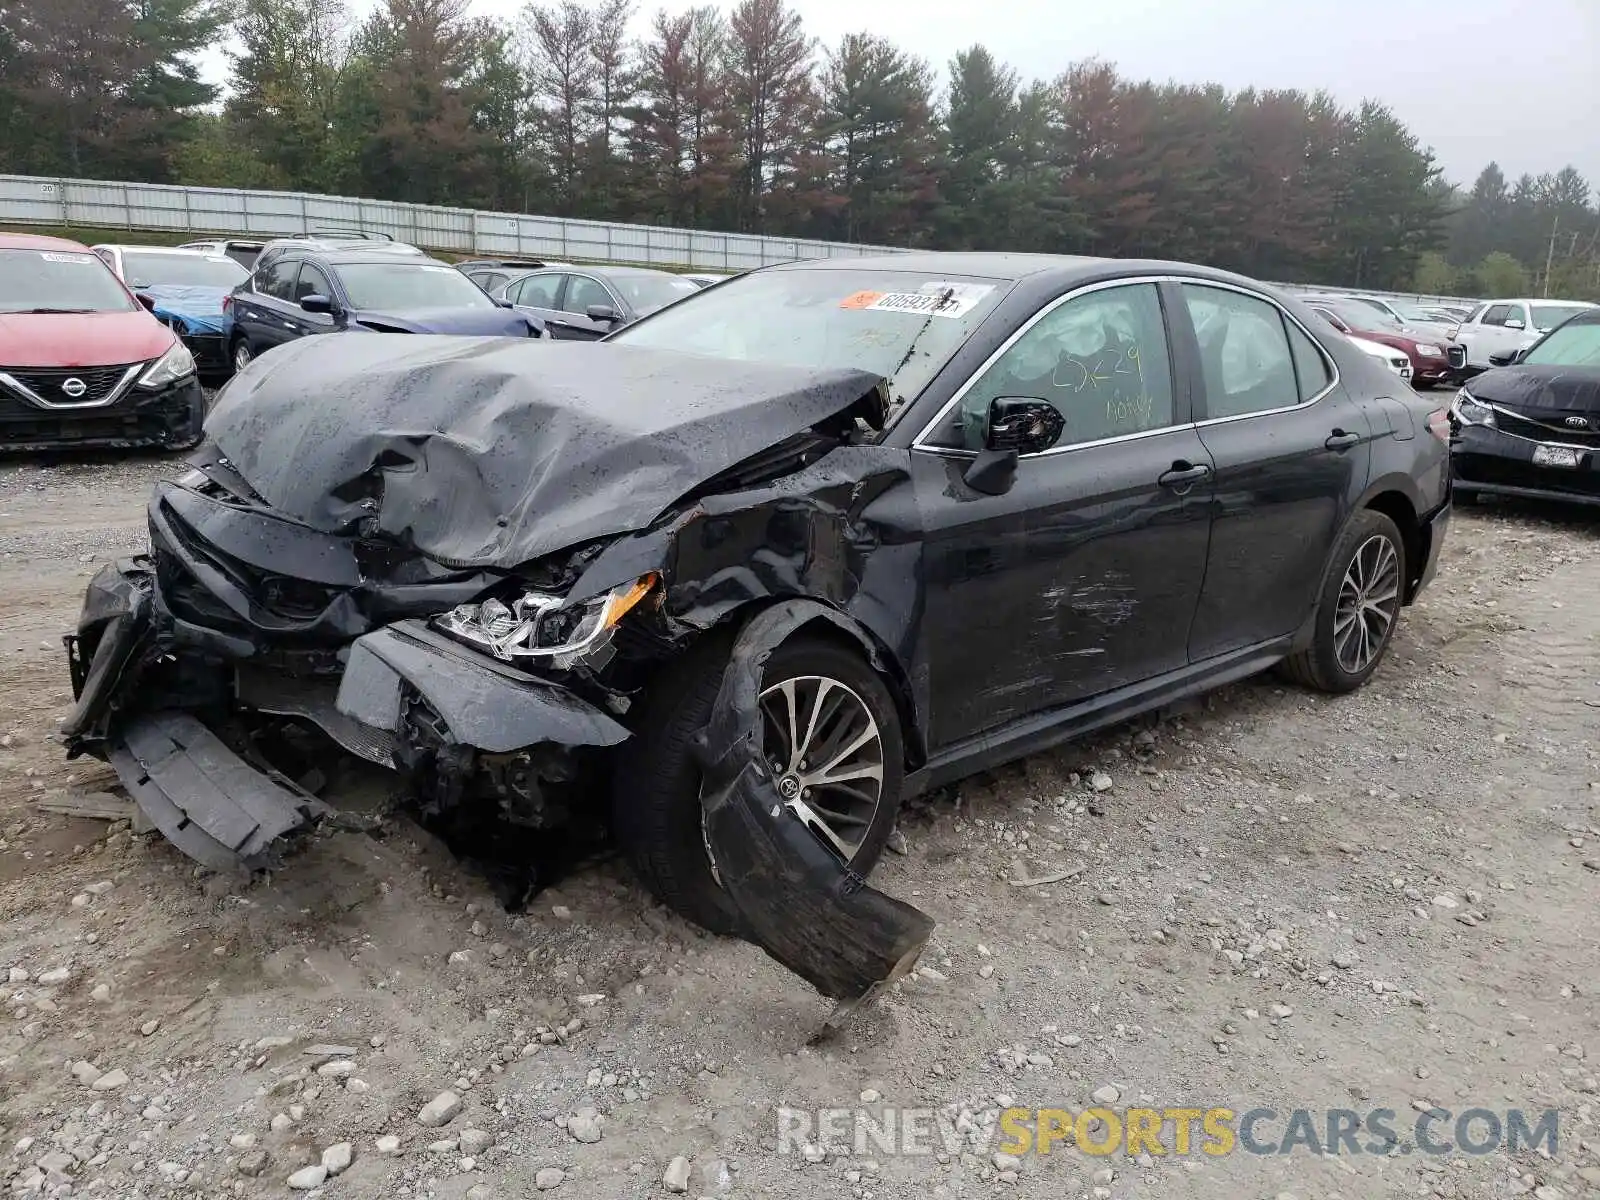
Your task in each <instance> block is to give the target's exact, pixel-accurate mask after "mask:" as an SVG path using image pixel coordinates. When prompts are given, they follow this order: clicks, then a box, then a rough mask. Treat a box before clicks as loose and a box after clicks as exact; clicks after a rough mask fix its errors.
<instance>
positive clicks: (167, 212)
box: [0, 175, 904, 271]
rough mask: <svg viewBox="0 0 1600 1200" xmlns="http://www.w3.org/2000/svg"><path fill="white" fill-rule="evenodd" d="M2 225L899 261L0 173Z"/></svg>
mask: <svg viewBox="0 0 1600 1200" xmlns="http://www.w3.org/2000/svg"><path fill="white" fill-rule="evenodd" d="M0 222H6V223H11V224H25V225H80V226H88V227H91V228H95V229H128V230H141V229H142V230H159V231H163V232H177V233H193V234H196V235H200V234H233V235H244V234H249V235H254V236H256V237H263V236H265V237H287V236H290V235H293V234H296V233H300V232H302V231H304V230H307V229H314V228H318V227H321V228H360V229H370V230H374V231H376V232H379V233H386V234H388V235H389V236H391V237H393V238H394V239H395V240H396V241H402V242H411V243H412V244H413V245H417V246H422V247H424V248H426V249H428V250H448V251H454V252H456V253H459V254H481V255H483V256H485V257H490V258H492V257H496V256H505V257H508V258H509V257H527V256H536V257H543V258H554V259H563V258H573V259H585V260H589V261H595V262H627V263H642V264H649V265H655V266H665V267H700V268H703V269H705V270H708V271H717V270H723V271H744V270H749V269H751V268H754V267H764V266H767V265H769V264H771V263H779V262H793V261H794V260H795V259H799V258H854V257H859V256H861V255H864V254H885V253H895V252H900V253H903V252H904V249H903V248H900V247H893V246H866V245H850V244H846V243H843V242H823V241H814V240H811V239H808V238H780V237H765V236H760V235H756V234H745V233H713V232H708V231H705V230H698V229H672V228H667V227H664V226H657V225H623V224H614V223H611V222H607V221H579V220H574V219H571V218H567V217H547V216H537V215H533V214H529V213H503V212H483V211H480V210H476V209H468V208H435V207H431V206H429V205H423V204H402V203H397V202H394V201H389V200H362V199H352V198H350V197H344V196H318V195H313V194H311V193H307V192H257V191H245V190H242V189H238V188H199V187H174V186H170V185H167V184H157V183H108V182H104V181H99V180H88V179H46V178H40V177H37V176H31V175H0Z"/></svg>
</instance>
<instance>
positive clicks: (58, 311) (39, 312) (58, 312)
mask: <svg viewBox="0 0 1600 1200" xmlns="http://www.w3.org/2000/svg"><path fill="white" fill-rule="evenodd" d="M6 311H7V312H9V313H10V314H11V315H12V316H14V317H49V316H63V315H67V314H71V313H92V312H99V311H100V310H99V309H97V308H12V309H7V310H6Z"/></svg>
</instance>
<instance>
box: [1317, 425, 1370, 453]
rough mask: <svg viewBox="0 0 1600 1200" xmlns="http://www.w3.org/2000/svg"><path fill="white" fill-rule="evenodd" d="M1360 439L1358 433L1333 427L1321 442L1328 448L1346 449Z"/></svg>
mask: <svg viewBox="0 0 1600 1200" xmlns="http://www.w3.org/2000/svg"><path fill="white" fill-rule="evenodd" d="M1360 441H1361V435H1360V434H1359V433H1347V432H1345V431H1344V430H1343V429H1335V430H1334V431H1333V433H1331V434H1330V435H1329V436H1328V440H1327V441H1325V442H1323V443H1322V444H1323V445H1324V446H1326V447H1327V448H1328V449H1329V450H1348V449H1350V447H1351V446H1354V445H1356V444H1357V443H1358V442H1360Z"/></svg>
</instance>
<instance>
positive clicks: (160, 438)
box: [0, 376, 206, 451]
mask: <svg viewBox="0 0 1600 1200" xmlns="http://www.w3.org/2000/svg"><path fill="white" fill-rule="evenodd" d="M205 411H206V410H205V395H204V393H203V392H202V391H201V390H200V381H199V379H197V378H195V377H193V376H191V377H190V378H188V379H186V380H183V381H182V382H179V383H176V384H173V385H171V386H169V387H165V388H161V389H159V390H157V391H149V390H146V389H144V388H138V387H132V388H129V389H128V391H127V394H126V395H124V396H122V397H121V398H120V399H119V400H118V401H117V402H116V403H115V404H109V405H106V406H104V407H100V408H90V407H85V408H71V407H64V408H40V407H38V406H37V405H33V404H29V403H28V402H27V401H25V400H22V399H20V398H19V397H16V396H12V395H9V394H7V393H5V392H4V391H0V451H17V450H134V449H140V448H144V447H152V446H156V447H160V446H181V445H185V444H187V443H189V442H191V441H192V440H193V439H194V437H195V435H196V433H198V431H199V429H200V423H201V422H202V421H203V420H204V419H205Z"/></svg>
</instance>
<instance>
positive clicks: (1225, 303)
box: [1182, 283, 1302, 418]
mask: <svg viewBox="0 0 1600 1200" xmlns="http://www.w3.org/2000/svg"><path fill="white" fill-rule="evenodd" d="M1182 288H1183V298H1184V302H1185V304H1186V305H1187V306H1188V309H1189V316H1190V319H1191V320H1193V322H1194V329H1195V335H1196V337H1198V338H1199V341H1200V366H1201V371H1202V373H1203V374H1204V377H1205V382H1206V416H1207V417H1208V418H1217V417H1243V416H1248V415H1250V414H1251V413H1263V412H1271V411H1273V410H1274V409H1280V408H1289V407H1292V406H1293V405H1296V404H1299V403H1300V401H1301V399H1302V396H1301V391H1300V384H1299V381H1298V380H1297V379H1296V377H1295V365H1294V353H1293V351H1292V350H1291V349H1290V346H1289V337H1288V333H1287V331H1286V330H1285V328H1284V322H1283V314H1282V313H1281V312H1279V310H1278V307H1277V306H1276V305H1275V304H1271V303H1269V302H1268V301H1266V300H1263V299H1260V298H1259V297H1256V296H1250V295H1246V294H1245V293H1243V292H1234V291H1228V290H1226V289H1223V288H1215V287H1206V286H1204V285H1199V284H1192V283H1185V284H1183V285H1182Z"/></svg>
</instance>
